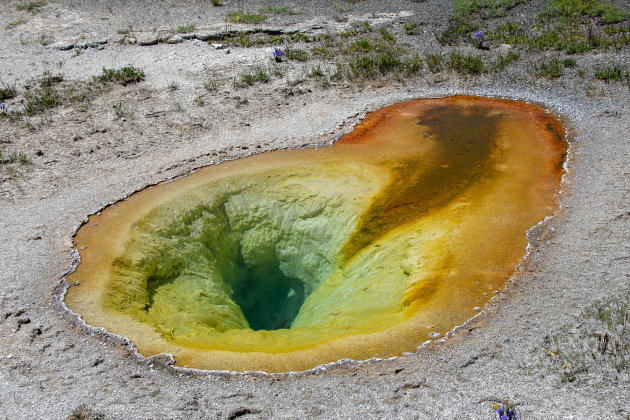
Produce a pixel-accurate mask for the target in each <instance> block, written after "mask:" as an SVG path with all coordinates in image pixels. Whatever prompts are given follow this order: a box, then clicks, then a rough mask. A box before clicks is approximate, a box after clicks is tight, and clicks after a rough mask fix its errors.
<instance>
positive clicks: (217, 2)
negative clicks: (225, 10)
mask: <svg viewBox="0 0 630 420" xmlns="http://www.w3.org/2000/svg"><path fill="white" fill-rule="evenodd" d="M212 5H213V6H214V7H218V6H221V0H212Z"/></svg>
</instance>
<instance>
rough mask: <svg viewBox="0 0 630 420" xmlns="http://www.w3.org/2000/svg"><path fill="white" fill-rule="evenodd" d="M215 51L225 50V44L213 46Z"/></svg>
mask: <svg viewBox="0 0 630 420" xmlns="http://www.w3.org/2000/svg"><path fill="white" fill-rule="evenodd" d="M211 45H212V46H213V47H214V49H215V50H222V49H223V44H211Z"/></svg>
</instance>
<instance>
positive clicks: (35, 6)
mask: <svg viewBox="0 0 630 420" xmlns="http://www.w3.org/2000/svg"><path fill="white" fill-rule="evenodd" d="M47 4H48V2H47V1H31V2H28V3H24V4H16V5H15V9H16V10H25V11H27V12H32V13H37V12H39V9H40V8H42V7H44V6H46V5H47Z"/></svg>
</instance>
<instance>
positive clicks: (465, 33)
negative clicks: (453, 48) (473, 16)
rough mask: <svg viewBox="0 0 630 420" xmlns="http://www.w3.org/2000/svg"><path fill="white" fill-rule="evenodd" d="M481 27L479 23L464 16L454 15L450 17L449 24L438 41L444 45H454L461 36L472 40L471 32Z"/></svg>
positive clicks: (438, 37)
mask: <svg viewBox="0 0 630 420" xmlns="http://www.w3.org/2000/svg"><path fill="white" fill-rule="evenodd" d="M478 29H479V25H477V24H475V23H472V22H470V21H468V20H466V19H465V18H463V17H459V16H454V17H453V16H452V17H451V18H450V19H449V26H448V28H446V30H445V31H444V32H442V33H441V34H440V35H439V36H437V35H436V38H437V40H438V42H439V43H440V44H442V45H454V44H455V43H456V42H457V41H459V40H460V39H461V38H467V39H468V40H470V34H471V33H472V32H475V31H477V30H478Z"/></svg>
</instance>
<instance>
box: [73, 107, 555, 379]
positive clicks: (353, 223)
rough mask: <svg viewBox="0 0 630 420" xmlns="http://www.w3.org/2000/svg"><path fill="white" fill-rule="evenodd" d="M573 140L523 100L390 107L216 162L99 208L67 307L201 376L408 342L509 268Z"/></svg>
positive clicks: (439, 328)
mask: <svg viewBox="0 0 630 420" xmlns="http://www.w3.org/2000/svg"><path fill="white" fill-rule="evenodd" d="M566 150H567V144H566V142H565V140H564V131H563V128H562V124H561V123H560V122H559V120H558V119H557V117H555V116H554V115H552V114H549V113H547V112H545V111H544V110H543V109H541V108H539V107H537V106H533V105H530V104H526V103H523V102H517V101H508V100H500V99H488V98H478V97H450V98H442V99H421V100H415V101H411V102H406V103H401V104H397V105H393V106H389V107H386V108H382V109H380V110H378V111H376V112H373V113H370V114H368V115H367V116H366V118H365V119H364V120H363V121H362V122H361V123H360V124H359V125H357V126H356V127H355V128H354V130H353V131H352V132H351V133H349V134H347V135H345V136H344V137H342V138H341V139H340V140H339V141H337V142H336V143H335V144H334V145H332V146H329V147H321V148H319V149H302V150H283V151H274V152H269V153H264V154H261V155H257V156H251V157H247V158H242V159H238V160H235V161H231V162H224V163H221V164H219V165H212V166H208V167H205V168H203V169H200V170H198V171H196V172H195V173H193V174H191V175H188V176H185V177H182V178H180V179H177V180H175V181H172V182H167V183H162V184H159V185H157V186H154V187H150V188H147V189H145V190H143V191H141V192H138V193H136V194H133V195H132V196H130V197H128V198H127V199H125V200H123V201H121V202H119V203H117V204H115V205H112V206H110V207H108V208H106V209H105V210H104V211H103V212H101V213H100V214H97V215H94V216H91V217H90V218H89V220H88V221H87V222H86V223H85V224H84V225H83V226H82V227H81V228H80V229H79V230H78V232H77V233H76V236H75V241H76V246H77V247H78V248H79V249H80V256H81V262H80V263H79V265H78V266H77V269H76V271H75V272H74V273H72V274H70V275H69V276H68V279H67V280H68V282H69V283H70V284H73V283H74V282H78V283H79V284H78V285H76V286H71V287H70V288H69V289H68V291H67V295H66V298H65V299H66V304H67V306H68V307H69V308H70V309H71V310H72V311H74V312H76V313H78V314H80V315H81V316H82V317H83V319H84V320H85V321H86V322H87V323H88V324H90V325H93V326H97V327H104V328H106V329H107V330H108V331H110V332H112V333H115V334H118V335H121V336H125V337H128V338H130V339H131V341H132V342H133V343H134V344H135V346H136V347H137V349H138V351H139V352H140V353H141V354H143V355H145V356H151V355H155V354H158V353H171V354H172V355H173V356H174V357H175V360H176V364H177V365H178V366H188V367H194V368H200V369H219V370H240V371H244V370H263V371H268V372H281V371H285V372H286V371H294V370H304V369H309V368H312V367H314V366H317V365H319V364H322V363H328V362H334V361H338V360H340V359H344V358H352V359H356V360H364V359H370V358H373V357H381V358H383V357H391V356H396V355H401V354H402V352H409V351H414V350H415V349H416V348H417V347H418V346H419V345H420V344H422V343H423V342H425V341H426V340H427V339H429V334H430V332H439V333H441V334H444V333H446V332H447V331H449V330H451V329H453V328H454V327H455V326H457V325H461V324H462V323H464V322H465V321H466V320H468V319H470V318H471V317H472V316H474V315H475V313H477V312H476V311H478V310H479V308H480V307H483V306H484V304H485V303H487V302H488V300H489V299H490V297H491V296H492V294H493V291H496V290H499V289H501V288H502V287H503V286H504V284H505V281H506V280H507V279H508V278H509V277H510V276H511V275H512V274H513V273H514V271H515V269H516V267H517V265H518V264H519V262H520V261H521V260H522V258H523V257H524V255H525V253H526V247H527V240H526V232H527V230H528V229H529V228H531V227H532V226H534V225H536V224H537V223H538V222H540V221H541V220H543V219H544V218H545V217H546V216H549V215H552V214H553V213H554V211H555V210H556V208H557V203H556V197H557V193H558V190H559V188H560V180H561V176H562V174H563V172H564V170H563V161H564V156H565V154H566Z"/></svg>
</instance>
